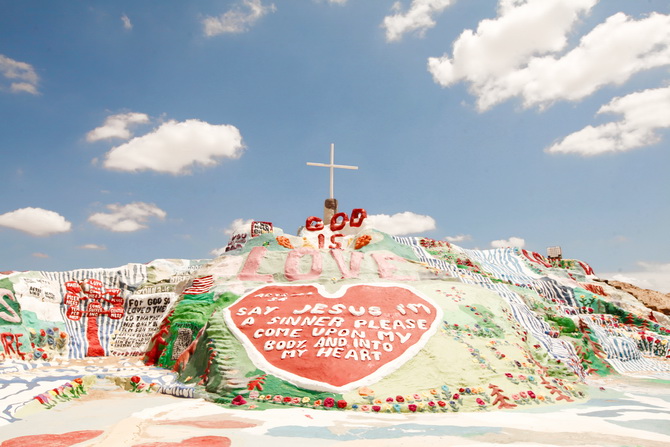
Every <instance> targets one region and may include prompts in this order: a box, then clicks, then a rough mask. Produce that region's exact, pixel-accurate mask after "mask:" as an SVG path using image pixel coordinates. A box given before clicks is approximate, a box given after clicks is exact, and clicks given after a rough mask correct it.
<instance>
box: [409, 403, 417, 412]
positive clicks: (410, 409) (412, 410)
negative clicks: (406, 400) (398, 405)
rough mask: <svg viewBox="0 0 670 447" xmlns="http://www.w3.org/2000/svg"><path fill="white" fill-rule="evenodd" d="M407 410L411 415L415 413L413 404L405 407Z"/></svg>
mask: <svg viewBox="0 0 670 447" xmlns="http://www.w3.org/2000/svg"><path fill="white" fill-rule="evenodd" d="M407 408H408V409H409V411H411V412H412V413H414V412H415V411H416V405H414V404H409V405H407Z"/></svg>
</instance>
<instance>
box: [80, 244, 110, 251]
mask: <svg viewBox="0 0 670 447" xmlns="http://www.w3.org/2000/svg"><path fill="white" fill-rule="evenodd" d="M79 248H81V249H82V250H107V247H105V246H104V245H98V244H84V245H80V246H79Z"/></svg>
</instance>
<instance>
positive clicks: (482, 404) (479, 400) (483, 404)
mask: <svg viewBox="0 0 670 447" xmlns="http://www.w3.org/2000/svg"><path fill="white" fill-rule="evenodd" d="M477 404H478V405H479V406H481V407H483V406H485V405H486V402H484V401H483V400H481V399H480V398H479V397H478V398H477Z"/></svg>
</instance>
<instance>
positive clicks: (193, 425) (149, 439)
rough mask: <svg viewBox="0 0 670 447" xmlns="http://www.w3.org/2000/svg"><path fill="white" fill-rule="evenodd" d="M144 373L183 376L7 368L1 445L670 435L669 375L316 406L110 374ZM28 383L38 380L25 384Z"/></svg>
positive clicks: (664, 442) (487, 441)
mask: <svg viewBox="0 0 670 447" xmlns="http://www.w3.org/2000/svg"><path fill="white" fill-rule="evenodd" d="M63 366H67V368H64V367H63ZM83 370H85V371H87V372H88V373H91V372H93V373H94V374H97V375H98V377H99V378H100V379H99V380H97V381H96V383H95V384H94V385H92V387H91V388H90V389H89V392H88V394H86V395H84V396H82V397H81V398H79V399H73V400H71V401H68V402H62V403H59V404H58V405H56V406H55V407H53V408H51V409H44V408H43V407H42V406H41V405H39V404H38V403H37V402H36V401H31V402H29V403H28V404H25V403H20V402H19V401H21V400H23V401H24V402H25V401H26V400H27V399H26V398H25V396H27V395H29V394H31V395H36V394H39V393H40V392H42V391H39V389H40V386H42V387H44V386H52V385H53V383H57V382H58V381H61V382H62V381H63V379H64V378H65V376H66V375H68V374H71V373H79V372H81V371H83ZM59 371H60V372H59ZM63 371H66V373H64V372H63ZM136 373H139V374H142V375H143V377H148V376H156V377H157V376H158V375H159V374H161V373H162V374H165V375H164V376H163V377H162V378H161V380H164V381H166V382H169V381H170V380H173V377H171V376H170V375H169V374H167V372H162V371H161V370H155V369H147V368H145V367H142V366H141V365H140V364H138V363H137V362H136V361H123V362H121V363H115V361H113V360H99V361H97V363H95V362H94V363H80V364H68V365H59V366H52V367H50V368H41V369H33V370H30V371H23V372H20V373H14V374H12V373H3V374H0V384H2V385H3V386H4V388H3V389H2V392H3V394H1V395H0V397H2V401H0V402H2V404H3V405H0V406H2V407H4V408H5V410H6V409H7V407H11V411H9V413H11V415H10V416H8V412H7V410H6V411H5V413H4V414H5V419H2V420H0V441H1V442H2V443H1V444H0V446H1V447H13V446H21V447H30V446H49V447H54V446H63V447H64V446H71V445H72V446H75V445H76V446H114V447H118V446H135V447H176V446H182V447H187V446H194V447H195V446H203V447H204V446H206V447H219V446H228V445H232V446H262V445H272V446H290V447H299V446H315V445H318V446H392V447H394V446H417V445H449V446H461V445H462V446H489V445H509V446H532V445H547V446H549V445H555V446H654V447H656V446H658V447H661V446H668V445H670V384H668V383H667V382H658V381H656V382H655V381H647V380H640V379H631V378H626V377H621V376H619V377H617V378H613V379H600V380H598V381H594V382H591V383H590V385H591V396H592V397H591V399H590V400H589V401H587V402H584V403H579V404H563V405H555V406H549V405H546V406H542V407H538V406H532V407H531V406H528V407H521V408H519V409H515V410H511V411H480V412H475V413H446V414H444V413H440V414H428V413H420V414H412V415H400V414H395V415H394V414H367V413H360V412H350V411H349V412H344V411H335V410H331V411H323V410H313V409H307V408H278V409H273V410H264V411H250V410H246V411H244V410H232V409H227V408H223V407H221V406H218V405H216V404H213V403H211V402H207V401H204V400H202V399H185V398H176V397H172V396H167V395H163V394H157V393H151V394H147V393H142V394H135V393H130V392H128V391H124V390H123V389H121V388H119V387H118V386H116V385H114V384H113V383H111V382H110V381H109V380H107V379H106V377H105V376H109V375H111V374H115V375H116V376H128V375H132V374H136ZM31 376H32V378H31ZM68 377H69V376H68ZM47 379H48V380H47ZM68 380H69V379H68ZM22 383H28V384H31V385H30V386H25V387H24V388H27V389H20V388H21V387H20V386H19V385H21V384H22ZM35 384H37V385H35ZM36 390H37V391H36ZM29 399H32V398H29Z"/></svg>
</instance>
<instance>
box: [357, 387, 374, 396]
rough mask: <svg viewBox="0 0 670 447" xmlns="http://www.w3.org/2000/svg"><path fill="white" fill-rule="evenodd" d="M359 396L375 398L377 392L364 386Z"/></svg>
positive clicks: (359, 390)
mask: <svg viewBox="0 0 670 447" xmlns="http://www.w3.org/2000/svg"><path fill="white" fill-rule="evenodd" d="M358 394H360V395H361V396H363V397H368V396H374V395H375V392H374V390H373V389H371V388H368V387H367V386H362V387H360V388H359V389H358Z"/></svg>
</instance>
